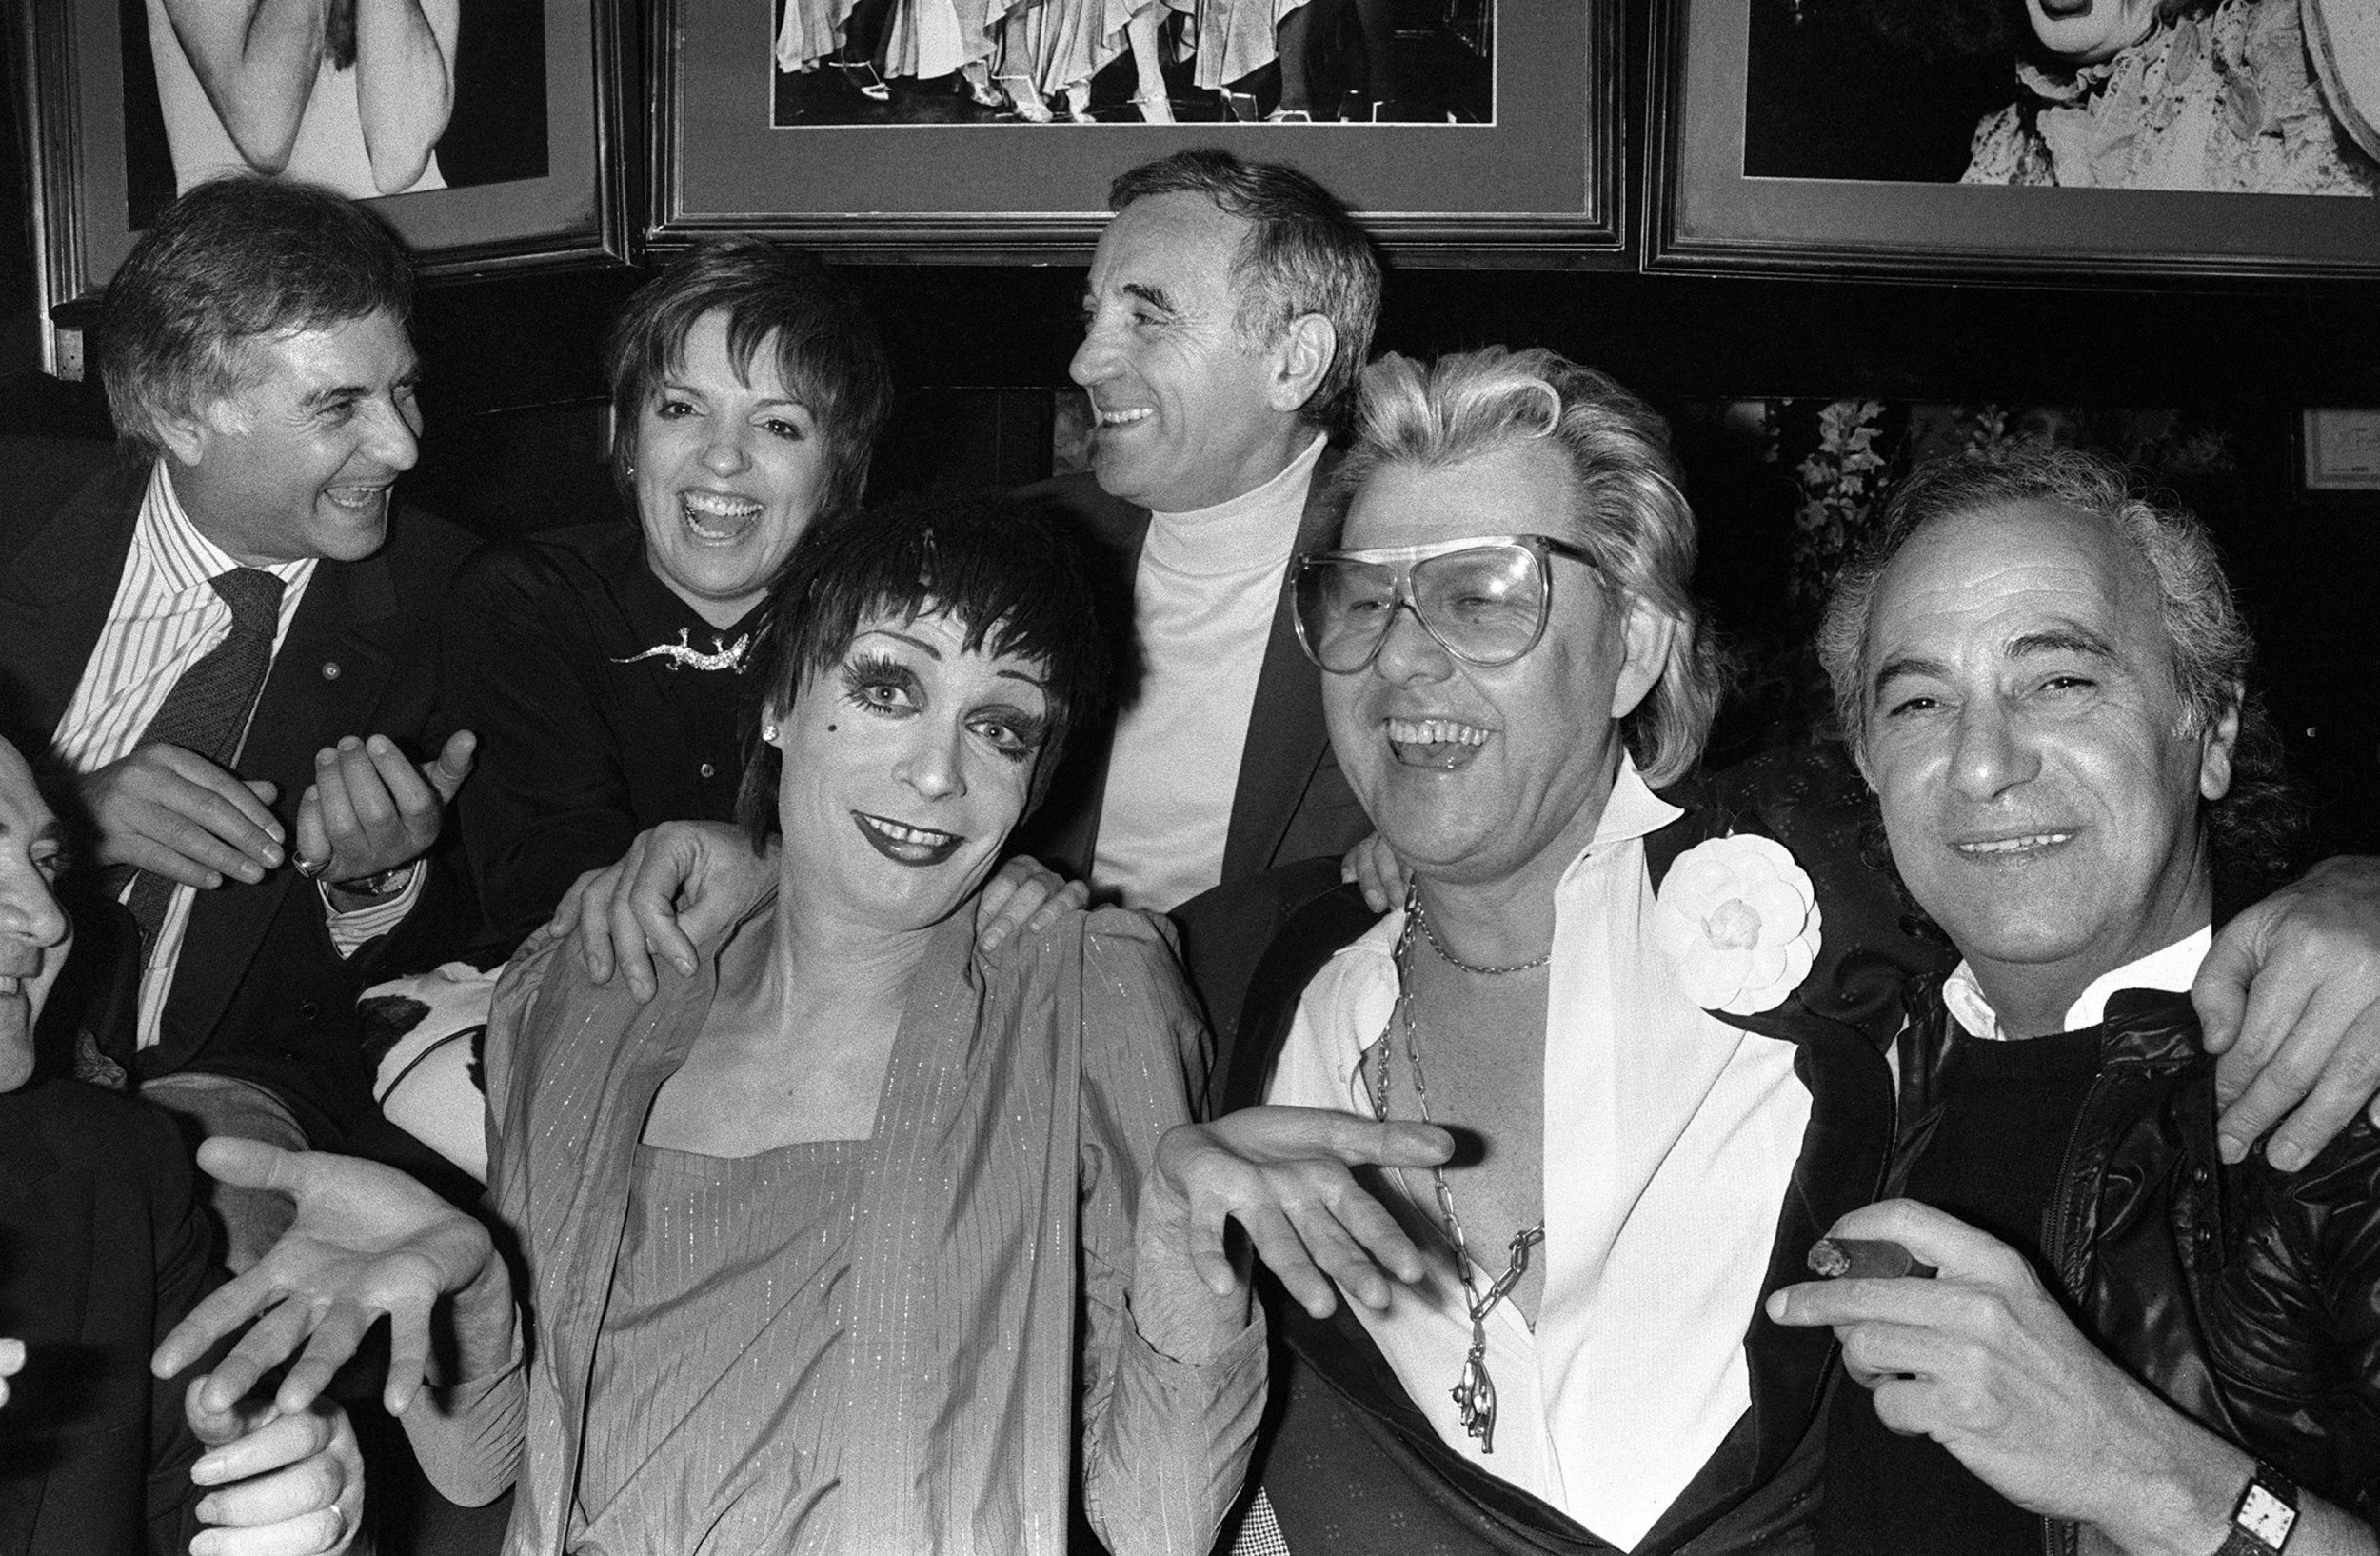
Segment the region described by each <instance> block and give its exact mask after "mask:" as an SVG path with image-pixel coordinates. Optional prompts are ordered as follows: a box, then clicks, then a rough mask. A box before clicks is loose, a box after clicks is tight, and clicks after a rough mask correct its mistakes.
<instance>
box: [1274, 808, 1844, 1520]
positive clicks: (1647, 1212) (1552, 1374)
mask: <svg viewBox="0 0 2380 1556" xmlns="http://www.w3.org/2000/svg"><path fill="white" fill-rule="evenodd" d="M1679 814H1681V812H1680V811H1679V810H1678V809H1677V808H1676V807H1675V806H1672V805H1669V804H1668V803H1666V802H1665V801H1663V800H1661V799H1659V798H1657V797H1656V796H1655V795H1654V794H1653V792H1652V791H1651V790H1650V789H1648V788H1646V787H1645V785H1644V781H1643V780H1642V779H1641V778H1640V777H1638V776H1637V773H1636V768H1635V767H1634V766H1633V765H1631V764H1628V763H1626V762H1625V761H1623V763H1622V765H1621V768H1620V771H1619V775H1618V778H1617V780H1616V782H1615V784H1614V786H1613V788H1612V795H1611V798H1610V800H1609V801H1608V802H1607V803H1606V805H1605V807H1604V810H1603V816H1602V820H1601V822H1600V824H1599V825H1598V826H1597V829H1596V834H1595V837H1594V839H1593V841H1591V842H1590V843H1589V844H1588V845H1587V847H1586V848H1585V849H1584V850H1583V851H1581V852H1580V854H1579V856H1578V857H1577V859H1576V860H1575V861H1573V862H1572V864H1571V866H1570V868H1569V869H1568V870H1566V871H1565V872H1564V873H1563V875H1562V878H1561V881H1560V883H1559V884H1558V885H1557V887H1556V888H1555V926H1554V949H1553V965H1552V968H1551V975H1550V981H1549V986H1548V991H1547V1009H1546V1021H1545V1081H1544V1087H1545V1121H1544V1146H1543V1149H1544V1165H1543V1174H1544V1178H1543V1182H1544V1205H1545V1243H1544V1246H1543V1249H1542V1251H1541V1253H1540V1254H1539V1257H1540V1259H1541V1260H1542V1261H1543V1268H1544V1270H1545V1290H1544V1296H1543V1298H1542V1299H1541V1301H1540V1304H1539V1307H1538V1312H1537V1327H1536V1329H1535V1331H1534V1332H1532V1331H1531V1328H1530V1327H1529V1325H1528V1324H1527V1323H1526V1322H1525V1321H1524V1320H1523V1319H1522V1318H1521V1316H1520V1314H1519V1312H1518V1311H1517V1309H1516V1308H1515V1307H1513V1306H1512V1305H1511V1304H1509V1303H1505V1304H1501V1305H1499V1306H1498V1307H1497V1309H1496V1310H1495V1311H1494V1312H1493V1313H1492V1314H1490V1315H1489V1318H1488V1324H1487V1328H1488V1356H1487V1366H1488V1371H1489V1374H1490V1376H1491V1377H1492V1378H1493V1379H1494V1380H1495V1384H1496V1389H1497V1424H1496V1441H1495V1451H1494V1452H1493V1453H1489V1454H1485V1455H1482V1454H1481V1453H1480V1452H1479V1445H1478V1441H1477V1440H1476V1439H1474V1438H1472V1437H1470V1436H1469V1435H1468V1434H1466V1433H1465V1432H1464V1430H1463V1428H1462V1424H1461V1419H1460V1416H1459V1414H1458V1411H1457V1408H1456V1406H1455V1403H1454V1400H1453V1398H1452V1395H1451V1390H1452V1389H1453V1387H1454V1385H1455V1381H1456V1379H1457V1378H1458V1376H1460V1374H1461V1372H1462V1367H1463V1359H1464V1356H1465V1354H1466V1353H1467V1352H1468V1351H1469V1349H1470V1345H1471V1321H1470V1318H1469V1316H1468V1313H1467V1311H1466V1309H1465V1306H1464V1302H1463V1292H1462V1287H1461V1284H1460V1282H1459V1281H1458V1280H1457V1279H1455V1277H1454V1274H1453V1270H1452V1262H1451V1259H1448V1260H1445V1262H1443V1263H1441V1264H1439V1266H1438V1268H1437V1269H1435V1270H1434V1271H1433V1274H1432V1277H1431V1278H1430V1279H1429V1280H1427V1281H1425V1282H1424V1283H1423V1284H1422V1286H1420V1287H1412V1288H1408V1287H1396V1288H1395V1289H1394V1291H1393V1294H1392V1296H1391V1299H1390V1303H1389V1307H1388V1309H1387V1311H1386V1312H1384V1313H1373V1312H1371V1311H1369V1310H1367V1309H1365V1308H1363V1307H1360V1306H1358V1307H1355V1308H1354V1311H1355V1312H1356V1313H1357V1315H1358V1316H1359V1318H1360V1319H1361V1320H1362V1322H1363V1324H1364V1326H1365V1327H1366V1328H1367V1329H1369V1330H1370V1332H1371V1334H1372V1338H1373V1339H1374V1341H1375V1342H1377V1343H1378V1346H1379V1347H1380V1350H1381V1352H1382V1353H1383V1354H1384V1355H1385V1356H1386V1357H1387V1358H1388V1361H1389V1364H1390V1365H1391V1366H1394V1367H1395V1368H1396V1369H1397V1375H1398V1378H1399V1379H1401V1380H1402V1381H1403V1382H1404V1385H1405V1390H1406V1392H1407V1393H1408V1394H1410V1395H1411V1396H1412V1397H1413V1400H1414V1402H1415V1403H1416V1404H1417V1405H1418V1406H1420V1408H1421V1410H1422V1411H1423V1412H1424V1413H1425V1414H1426V1415H1428V1416H1429V1418H1430V1421H1431V1424H1432V1425H1433V1426H1436V1427H1437V1429H1438V1436H1439V1438H1440V1439H1441V1440H1442V1441H1443V1442H1445V1444H1446V1445H1447V1446H1450V1447H1452V1448H1454V1449H1455V1450H1456V1451H1457V1452H1458V1453H1462V1454H1464V1455H1465V1456H1466V1457H1468V1458H1470V1459H1472V1460H1473V1461H1474V1462H1475V1463H1477V1464H1478V1466H1480V1467H1481V1468H1483V1469H1485V1470H1487V1471H1489V1472H1490V1473H1492V1474H1494V1475H1497V1476H1498V1477H1499V1478H1501V1479H1503V1480H1505V1481H1508V1482H1510V1483H1511V1484H1513V1485H1514V1486H1518V1487H1520V1488H1521V1489H1522V1490H1524V1491H1527V1492H1529V1493H1530V1494H1531V1495H1533V1496H1535V1497H1537V1498H1538V1499H1539V1500H1540V1501H1543V1502H1545V1503H1548V1504H1550V1505H1551V1506H1556V1507H1558V1508H1560V1509H1561V1510H1562V1511H1563V1512H1565V1513H1567V1514H1568V1515H1569V1516H1570V1517H1572V1518H1573V1519H1576V1520H1577V1522H1578V1523H1580V1524H1582V1525H1584V1526H1586V1527H1587V1528H1589V1529H1591V1530H1593V1531H1594V1532H1595V1533H1596V1534H1597V1535H1598V1536H1600V1537H1601V1538H1603V1539H1604V1540H1607V1541H1609V1542H1611V1543H1612V1544H1614V1545H1616V1546H1621V1547H1623V1548H1626V1547H1629V1546H1635V1545H1636V1543H1637V1542H1638V1541H1639V1540H1641V1539H1642V1538H1643V1537H1644V1535H1645V1532H1646V1531H1647V1530H1648V1529H1650V1528H1651V1527H1652V1526H1653V1525H1654V1524H1655V1522H1656V1521H1657V1520H1658V1519H1659V1517H1660V1516H1661V1514H1662V1513H1663V1512H1664V1511H1666V1510H1667V1509H1668V1507H1669V1506H1670V1504H1671V1503H1672V1502H1674V1501H1676V1498H1677V1494H1678V1493H1679V1492H1680V1491H1682V1490H1684V1489H1685V1487H1686V1485H1687V1483H1688V1482H1689V1481H1691V1480H1692V1479H1693V1478H1694V1477H1695V1475H1696V1472H1697V1471H1699V1470H1700V1469H1701V1468H1702V1466H1703V1464H1704V1463H1705V1462H1706V1461H1707V1460H1708V1459H1709V1458H1710V1456H1711V1455H1712V1453H1713V1452H1715V1451H1716V1449H1717V1447H1718V1446H1719V1444H1720V1442H1721V1441H1722V1440H1723V1439H1724V1438H1725V1437H1726V1436H1727V1433H1728V1431H1729V1430H1730V1429H1731V1428H1732V1427H1733V1426H1735V1423H1736V1421H1737V1420H1738V1419H1739V1418H1741V1416H1742V1415H1743V1413H1744V1411H1745V1410H1746V1409H1747V1408H1748V1407H1749V1406H1750V1405H1751V1402H1752V1387H1751V1370H1750V1366H1749V1365H1748V1363H1747V1362H1746V1360H1745V1356H1744V1337H1745V1335H1746V1333H1747V1332H1748V1330H1749V1329H1750V1327H1751V1326H1752V1323H1753V1321H1754V1319H1755V1316H1756V1313H1757V1308H1758V1305H1759V1300H1760V1287H1761V1282H1762V1280H1763V1278H1764V1276H1765V1274H1766V1271H1767V1268H1768V1262H1769V1252H1770V1246H1771V1244H1772V1243H1773V1241H1774V1240H1775V1233H1776V1219H1777V1211H1778V1207H1779V1206H1781V1205H1782V1204H1783V1203H1784V1198H1785V1194H1786V1192H1787V1189H1788V1187H1789V1186H1790V1183H1791V1180H1792V1177H1793V1170H1794V1164H1795V1160H1796V1159H1797V1158H1798V1157H1799V1155H1800V1152H1801V1144H1802V1135H1803V1132H1804V1130H1805V1128H1806V1127H1808V1125H1809V1122H1810V1092H1809V1089H1808V1088H1807V1087H1804V1086H1803V1085H1802V1083H1801V1081H1800V1079H1799V1078H1798V1077H1797V1076H1795V1073H1794V1057H1795V1053H1794V1046H1793V1045H1792V1044H1790V1043H1786V1042H1783V1041H1779V1040H1776V1039H1772V1038H1766V1037H1761V1036H1757V1035H1755V1034H1753V1033H1750V1032H1745V1031H1742V1030H1740V1029H1738V1028H1736V1027H1731V1026H1729V1025H1728V1024H1727V1023H1725V1022H1723V1021H1720V1020H1718V1019H1717V1018H1716V1017H1715V1016H1713V1015H1711V1014H1710V1013H1709V1012H1707V1011H1705V1010H1703V1009H1701V1008H1700V1007H1696V1005H1695V1004H1694V1003H1693V1001H1692V1000H1691V999H1690V998H1689V997H1688V996H1687V995H1686V993H1685V992H1684V986H1683V984H1682V983H1681V982H1680V980H1679V979H1678V977H1677V975H1676V972H1675V971H1674V970H1673V968H1672V967H1671V965H1670V963H1669V960H1668V958H1667V957H1666V955H1665V954H1664V953H1663V952H1662V951H1661V950H1660V948H1659V947H1658V943H1657V942H1656V939H1655V936H1654V932H1653V906H1654V892H1653V887H1652V883H1651V881H1650V880H1649V878H1648V877H1647V875H1646V872H1645V863H1644V841H1643V840H1644V838H1645V837H1646V836H1647V835H1648V834H1650V833H1652V832H1655V831H1657V830H1659V829H1660V828H1663V827H1665V826H1667V825H1669V823H1670V822H1672V821H1673V820H1675V819H1676V817H1677V816H1678V815H1679ZM1403 926H1404V915H1403V914H1402V912H1401V911H1398V912H1391V913H1390V914H1389V915H1388V916H1387V917H1386V918H1384V919H1382V920H1381V921H1380V923H1379V924H1378V925H1377V926H1376V927H1374V928H1373V929H1372V930H1370V931H1369V932H1368V933H1366V934H1365V935H1364V936H1363V937H1362V938H1360V939H1359V940H1357V941H1356V942H1355V943H1354V944H1352V945H1350V946H1348V947H1346V948H1343V949H1341V950H1340V951H1339V954H1338V955H1337V956H1336V957H1334V958H1333V959H1332V960H1331V961H1330V963H1329V964H1328V965H1326V966H1325V967H1324V968H1322V970H1321V971H1320V972H1319V973H1318V974H1316V975H1315V978H1314V981H1313V982H1312V983H1311V984H1309V985H1308V986H1307V987H1306V991H1305V996H1304V998H1303V1000H1302V1001H1301V1002H1300V1004H1299V1010H1298V1015H1297V1019H1296V1022H1295V1024H1294V1025H1293V1027H1291V1030H1290V1034H1289V1038H1288V1042H1287V1045H1286V1047H1284V1048H1283V1050H1282V1053H1281V1057H1280V1060H1279V1064H1278V1066H1277V1067H1276V1069H1275V1071H1274V1075H1273V1078H1272V1082H1271V1084H1270V1087H1268V1089H1267V1091H1266V1093H1265V1100H1266V1101H1267V1102H1273V1103H1286V1104H1294V1105H1297V1106H1300V1107H1331V1108H1337V1109H1339V1110H1340V1111H1344V1112H1352V1113H1359V1114H1362V1115H1365V1116H1369V1115H1370V1112H1371V1106H1370V1102H1369V1100H1368V1097H1367V1096H1366V1095H1365V1093H1364V1090H1363V1087H1362V1084H1361V1081H1360V1078H1359V1069H1360V1067H1361V1063H1362V1057H1363V1053H1364V1050H1365V1049H1366V1048H1368V1047H1370V1046H1371V1045H1372V1044H1373V1043H1375V1042H1377V1041H1378V1039H1379V1038H1380V1036H1381V1034H1382V1033H1383V1031H1384V1030H1385V1029H1386V1027H1387V1025H1388V1021H1389V1017H1390V1014H1391V1012H1392V1011H1393V1010H1394V1008H1395V1006H1396V1002H1397V969H1396V965H1395V962H1394V960H1393V954H1392V953H1393V952H1394V949H1395V948H1396V944H1397V937H1398V933H1399V932H1400V931H1401V930H1402V928H1403ZM1615 974H1622V975H1619V976H1615ZM1450 1062H1456V1061H1455V1056H1454V1055H1453V1054H1451V1053H1450V1054H1449V1055H1448V1056H1447V1057H1445V1058H1441V1059H1438V1060H1436V1061H1434V1063H1438V1064H1445V1063H1450ZM1458 1122H1459V1121H1458ZM1407 1177H1408V1181H1409V1189H1408V1191H1409V1192H1411V1193H1414V1194H1417V1195H1418V1196H1420V1199H1419V1204H1420V1207H1421V1208H1422V1210H1423V1211H1424V1212H1425V1213H1426V1214H1428V1215H1429V1216H1430V1217H1431V1218H1432V1220H1433V1221H1435V1218H1436V1206H1435V1202H1434V1201H1433V1200H1432V1199H1431V1198H1430V1185H1429V1180H1428V1177H1427V1175H1426V1174H1420V1173H1413V1174H1408V1175H1407ZM1441 1257H1442V1256H1441Z"/></svg>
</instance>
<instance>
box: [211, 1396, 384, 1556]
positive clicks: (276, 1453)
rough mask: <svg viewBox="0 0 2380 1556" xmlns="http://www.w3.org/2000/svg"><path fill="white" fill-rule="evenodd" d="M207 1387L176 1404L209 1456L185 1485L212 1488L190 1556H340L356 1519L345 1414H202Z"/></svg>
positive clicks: (355, 1454)
mask: <svg viewBox="0 0 2380 1556" xmlns="http://www.w3.org/2000/svg"><path fill="white" fill-rule="evenodd" d="M206 1384H207V1380H206V1379H204V1378H197V1379H193V1380H191V1383H190V1386H189V1389H188V1392H187V1393H186V1394H184V1395H183V1399H182V1406H183V1413H184V1415H185V1416H186V1417H187V1418H188V1421H189V1424H190V1430H191V1431H192V1432H193V1433H194V1434H195V1435H196V1436H197V1438H198V1440H199V1441H200V1442H201V1443H204V1444H206V1445H207V1446H208V1449H209V1450H210V1451H208V1453H207V1454H206V1455H205V1456H203V1457H202V1458H200V1459H199V1461H198V1462H197V1463H196V1464H194V1465H192V1466H190V1479H191V1480H193V1481H195V1482H196V1483H198V1484H199V1485H201V1486H216V1487H219V1489H216V1490H213V1491H210V1492H208V1494H207V1495H206V1496H205V1497H204V1498H202V1499H201V1500H200V1502H199V1505H198V1516H199V1517H200V1518H201V1519H202V1520H204V1521H205V1522H207V1523H208V1524H213V1525H217V1526H219V1527H217V1528H213V1529H209V1530H208V1531H207V1532H206V1533H203V1534H201V1535H199V1536H198V1538H197V1539H195V1540H193V1541H191V1542H190V1553H191V1556H285V1553H286V1556H321V1553H323V1552H337V1551H343V1550H347V1549H348V1548H349V1547H350V1546H353V1545H354V1543H355V1536H356V1533H357V1531H358V1530H359V1529H360V1528H361V1527H362V1526H363V1519H364V1456H363V1453H362V1452H361V1450H360V1449H358V1447H357V1446H356V1442H355V1429H354V1428H353V1427H352V1426H349V1425H348V1424H347V1412H346V1411H344V1410H342V1409H340V1408H339V1406H336V1405H332V1404H330V1403H328V1402H327V1401H325V1402H322V1403H320V1404H318V1405H316V1406H314V1407H313V1408H311V1409H307V1410H302V1411H299V1412H298V1413H297V1414H295V1415H284V1414H282V1413H281V1411H280V1410H278V1409H276V1408H274V1407H273V1406H263V1407H262V1408H257V1409H244V1408H239V1407H234V1408H232V1409H228V1410H214V1409H209V1408H208V1406H205V1405H204V1404H202V1403H201V1401H200V1396H201V1394H202V1393H203V1392H204V1391H205V1388H206Z"/></svg>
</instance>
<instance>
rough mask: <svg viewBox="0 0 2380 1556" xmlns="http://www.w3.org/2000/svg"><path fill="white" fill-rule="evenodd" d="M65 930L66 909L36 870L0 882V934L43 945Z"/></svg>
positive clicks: (51, 943)
mask: <svg viewBox="0 0 2380 1556" xmlns="http://www.w3.org/2000/svg"><path fill="white" fill-rule="evenodd" d="M66 932H67V917H66V910H65V909H64V908H60V907H59V906H58V899H57V898H56V897H55V896H52V895H51V894H50V884H49V883H48V882H47V881H44V880H43V879H42V878H41V875H40V872H39V871H37V870H31V869H30V868H28V871H27V878H26V879H23V880H10V881H6V882H0V934H5V935H13V936H15V937H16V938H17V939H20V940H27V941H30V942H31V943H32V944H33V945H35V946H39V947H45V948H46V947H50V946H55V945H56V944H58V943H59V942H60V941H62V940H64V939H65V938H66Z"/></svg>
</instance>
